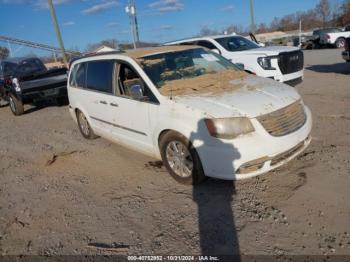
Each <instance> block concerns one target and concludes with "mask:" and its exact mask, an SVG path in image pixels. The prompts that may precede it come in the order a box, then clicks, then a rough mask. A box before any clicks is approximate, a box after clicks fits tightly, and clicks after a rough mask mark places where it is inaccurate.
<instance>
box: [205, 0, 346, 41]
mask: <svg viewBox="0 0 350 262" xmlns="http://www.w3.org/2000/svg"><path fill="white" fill-rule="evenodd" d="M300 21H301V23H302V29H303V30H310V29H314V28H326V27H342V26H345V25H348V24H350V0H343V1H342V2H340V3H339V2H335V1H330V0H320V1H319V2H318V3H317V4H316V6H315V7H314V8H312V9H310V10H306V11H298V12H295V13H292V14H288V15H285V16H282V17H274V18H273V20H272V22H271V23H270V24H266V23H261V24H258V25H256V30H255V32H256V33H258V34H260V33H268V32H274V31H292V30H297V29H298V28H299V22H300ZM250 30H251V29H250V27H247V28H244V27H243V26H238V25H229V26H227V27H225V28H223V29H222V30H217V29H211V28H209V27H203V28H202V29H201V30H200V32H199V35H201V36H204V35H216V34H221V33H223V32H226V33H228V34H231V33H233V32H235V33H238V34H247V33H249V32H250Z"/></svg>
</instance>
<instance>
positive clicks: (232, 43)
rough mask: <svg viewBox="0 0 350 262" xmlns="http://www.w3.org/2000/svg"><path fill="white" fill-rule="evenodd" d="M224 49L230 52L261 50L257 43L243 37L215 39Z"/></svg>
mask: <svg viewBox="0 0 350 262" xmlns="http://www.w3.org/2000/svg"><path fill="white" fill-rule="evenodd" d="M215 40H216V41H217V42H218V43H219V44H220V45H221V46H222V47H223V48H225V49H226V50H227V51H230V52H237V51H244V50H250V49H255V48H259V47H260V46H258V45H257V44H256V43H254V42H252V41H250V40H248V39H247V38H244V37H242V36H229V37H221V38H216V39H215Z"/></svg>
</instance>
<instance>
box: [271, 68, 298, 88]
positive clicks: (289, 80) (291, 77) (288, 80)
mask: <svg viewBox="0 0 350 262" xmlns="http://www.w3.org/2000/svg"><path fill="white" fill-rule="evenodd" d="M273 79H274V80H276V81H278V82H282V83H285V84H287V85H292V86H294V85H297V84H299V83H301V82H303V79H304V70H300V71H297V72H295V73H291V74H286V75H278V76H274V77H273ZM293 84H294V85H293Z"/></svg>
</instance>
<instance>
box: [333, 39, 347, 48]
mask: <svg viewBox="0 0 350 262" xmlns="http://www.w3.org/2000/svg"><path fill="white" fill-rule="evenodd" d="M335 46H336V47H337V48H343V47H344V46H345V39H344V38H339V39H338V40H337V41H336V42H335Z"/></svg>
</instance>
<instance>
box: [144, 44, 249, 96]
mask: <svg viewBox="0 0 350 262" xmlns="http://www.w3.org/2000/svg"><path fill="white" fill-rule="evenodd" d="M138 61H139V63H140V65H141V66H142V68H143V70H144V71H145V73H146V74H147V75H148V77H149V78H150V79H151V80H152V82H153V83H154V84H155V86H156V87H157V88H158V89H159V91H160V92H161V93H163V94H165V93H167V94H169V92H168V91H171V92H173V91H174V94H175V93H176V90H178V91H179V90H180V89H181V91H179V92H178V93H179V94H180V93H181V94H185V93H186V94H187V93H191V92H195V91H199V90H202V89H203V88H204V89H207V88H208V87H210V86H211V87H215V86H218V85H220V83H221V82H222V81H223V80H224V79H234V78H235V75H237V74H239V75H240V74H241V73H243V74H244V72H242V71H240V69H239V68H238V67H237V66H235V65H234V64H232V63H231V62H230V61H228V60H226V59H225V58H223V57H221V56H219V55H217V54H215V53H213V52H210V51H206V50H204V49H203V48H191V49H185V50H181V51H171V52H170V51H169V52H164V53H160V54H155V55H149V56H145V57H141V58H139V59H138Z"/></svg>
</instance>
